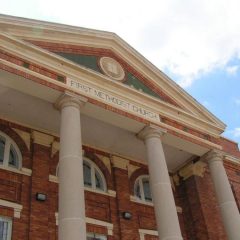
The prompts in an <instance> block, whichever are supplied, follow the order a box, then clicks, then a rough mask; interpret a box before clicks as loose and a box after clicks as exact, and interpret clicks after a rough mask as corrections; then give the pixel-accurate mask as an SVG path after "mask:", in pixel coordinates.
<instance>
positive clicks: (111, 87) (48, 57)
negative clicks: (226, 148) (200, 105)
mask: <svg viewBox="0 0 240 240" xmlns="http://www.w3.org/2000/svg"><path fill="white" fill-rule="evenodd" d="M1 41H2V43H4V44H1V45H2V46H5V49H7V50H8V51H9V52H11V53H13V54H16V55H17V56H20V57H22V58H25V59H27V60H29V61H32V62H34V63H36V64H40V65H42V66H44V67H47V68H50V69H51V70H54V71H57V72H59V73H61V74H64V75H65V76H69V77H70V78H74V79H78V80H79V81H85V82H86V81H87V82H88V84H93V83H94V84H95V85H96V86H97V87H99V88H100V89H101V88H103V86H104V89H107V90H108V91H115V94H116V93H117V94H120V93H121V96H124V97H126V93H128V95H127V97H128V99H129V100H131V101H135V102H136V101H138V103H139V104H142V105H143V102H144V106H146V107H147V108H149V106H151V108H152V109H153V111H157V112H158V113H159V114H160V116H166V117H169V118H171V119H173V120H176V121H177V122H179V123H182V124H184V125H188V126H192V127H193V128H194V129H197V130H199V131H202V132H204V133H207V134H210V135H212V136H214V137H219V134H220V133H221V132H222V130H223V129H222V128H220V127H219V126H216V125H214V124H213V123H210V122H206V121H205V120H202V119H200V118H199V117H197V116H194V115H190V114H189V113H187V112H185V111H183V110H182V109H179V108H177V107H175V106H173V105H171V104H168V103H165V102H163V101H161V100H158V99H155V98H153V97H150V96H148V95H146V94H143V93H140V92H138V91H136V90H134V89H132V88H130V87H127V86H125V85H123V84H121V83H117V82H115V81H112V80H111V79H109V78H108V77H106V76H104V75H102V74H99V73H96V72H94V71H92V70H89V69H86V68H84V67H81V66H79V65H77V64H75V63H72V62H71V61H68V60H66V59H64V58H61V57H59V56H56V55H55V54H52V53H49V52H47V51H45V50H43V49H40V48H38V47H35V46H32V45H31V44H28V43H25V42H22V41H20V40H17V39H15V38H13V37H11V36H8V35H6V34H2V35H1ZM23 49H24V51H23ZM1 62H4V63H5V64H8V65H12V66H15V67H16V68H18V69H21V70H22V71H25V72H27V73H28V74H29V73H30V72H31V71H30V70H28V69H25V68H23V67H20V66H16V65H14V64H10V63H8V62H6V61H4V60H1ZM31 74H32V75H36V76H38V77H41V78H44V79H45V80H46V81H50V82H52V83H54V84H56V85H58V86H61V87H64V88H66V89H68V90H72V88H68V86H66V85H65V84H62V83H60V82H57V81H55V80H53V79H50V78H48V77H45V76H43V75H40V74H38V73H35V72H31ZM120 90H121V92H120ZM143 99H144V101H143ZM191 119H192V120H191Z"/></svg>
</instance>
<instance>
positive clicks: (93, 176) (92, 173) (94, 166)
mask: <svg viewBox="0 0 240 240" xmlns="http://www.w3.org/2000/svg"><path fill="white" fill-rule="evenodd" d="M83 162H86V163H87V164H88V165H89V166H90V168H91V183H92V186H91V187H89V186H84V187H85V188H86V189H93V190H95V191H102V192H106V191H107V184H106V180H105V177H104V175H103V173H102V171H101V170H100V169H99V167H98V166H97V165H96V164H95V163H94V162H92V161H91V160H90V159H88V158H86V157H84V158H83ZM95 172H98V173H99V175H100V177H101V179H102V182H103V189H99V188H97V187H96V179H95ZM83 174H84V173H83Z"/></svg>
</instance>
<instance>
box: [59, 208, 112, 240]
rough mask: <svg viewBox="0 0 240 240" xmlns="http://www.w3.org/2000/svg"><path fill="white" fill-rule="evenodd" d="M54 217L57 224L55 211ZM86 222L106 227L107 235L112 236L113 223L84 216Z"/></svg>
mask: <svg viewBox="0 0 240 240" xmlns="http://www.w3.org/2000/svg"><path fill="white" fill-rule="evenodd" d="M55 218H56V225H57V226H58V212H55ZM86 223H88V224H93V225H98V226H101V227H106V228H107V231H108V235H109V236H112V235H113V224H112V223H109V222H105V221H101V220H97V219H94V218H88V217H86Z"/></svg>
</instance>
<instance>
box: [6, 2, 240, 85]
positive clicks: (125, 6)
mask: <svg viewBox="0 0 240 240" xmlns="http://www.w3.org/2000/svg"><path fill="white" fill-rule="evenodd" d="M3 1H5V2H6V3H7V2H10V3H11V4H9V5H11V6H10V7H9V9H13V8H14V6H15V4H14V2H16V3H17V2H18V1H17V0H15V1H14V0H3ZM26 2H30V3H31V6H33V5H35V8H32V10H31V11H29V12H31V14H33V15H34V14H35V15H34V16H35V17H36V18H39V17H40V18H42V16H43V15H44V16H45V20H50V21H51V20H54V21H59V22H62V23H65V24H71V25H77V26H82V27H88V28H95V29H101V30H108V31H112V32H115V33H117V34H118V35H120V36H121V37H122V38H123V39H124V40H126V41H127V42H128V43H129V44H131V45H132V46H133V47H135V48H136V49H137V50H139V51H140V52H141V53H142V54H143V55H144V56H146V57H147V58H148V59H149V60H150V61H152V62H153V63H154V64H155V65H156V66H157V67H159V68H160V69H162V70H163V71H166V70H167V71H168V72H171V73H172V75H175V76H176V78H177V80H178V82H179V84H181V86H183V87H188V86H190V85H191V84H192V82H193V81H194V80H195V79H197V78H199V77H200V76H201V75H202V74H204V73H207V72H210V71H212V70H214V69H216V68H226V65H227V63H228V62H229V61H230V60H231V59H232V58H233V57H238V58H240V31H239V29H240V17H239V9H240V1H239V0H211V1H209V0H201V1H199V0H182V1H179V0H150V1H148V2H146V1H143V0H138V1H137V0H132V1H128V0H122V1H112V0H103V1H97V0H88V1H81V0H79V1H76V0H68V1H67V2H66V1H59V0H51V1H49V0H31V1H30V0H22V1H21V6H22V9H24V8H25V6H28V4H26ZM5 5H6V4H5ZM5 5H4V6H5ZM17 6H18V8H19V9H18V10H19V11H21V9H20V8H21V6H20V7H19V4H17ZM4 9H6V7H5V8H4ZM34 9H37V10H34ZM22 11H23V12H25V10H22ZM10 13H11V12H10ZM14 13H15V14H16V10H15V11H14ZM29 14H30V13H29ZM228 71H230V72H232V73H233V72H234V71H235V69H234V68H232V69H231V68H228Z"/></svg>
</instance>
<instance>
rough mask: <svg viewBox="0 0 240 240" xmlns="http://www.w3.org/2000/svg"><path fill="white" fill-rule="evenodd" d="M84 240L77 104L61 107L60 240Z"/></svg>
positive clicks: (80, 147)
mask: <svg viewBox="0 0 240 240" xmlns="http://www.w3.org/2000/svg"><path fill="white" fill-rule="evenodd" d="M66 239H71V240H85V239H86V223H85V201H84V182H83V159H82V140H81V125H80V109H79V105H78V104H77V103H76V102H71V101H70V102H66V103H63V104H62V105H61V129H60V159H59V240H66Z"/></svg>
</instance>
